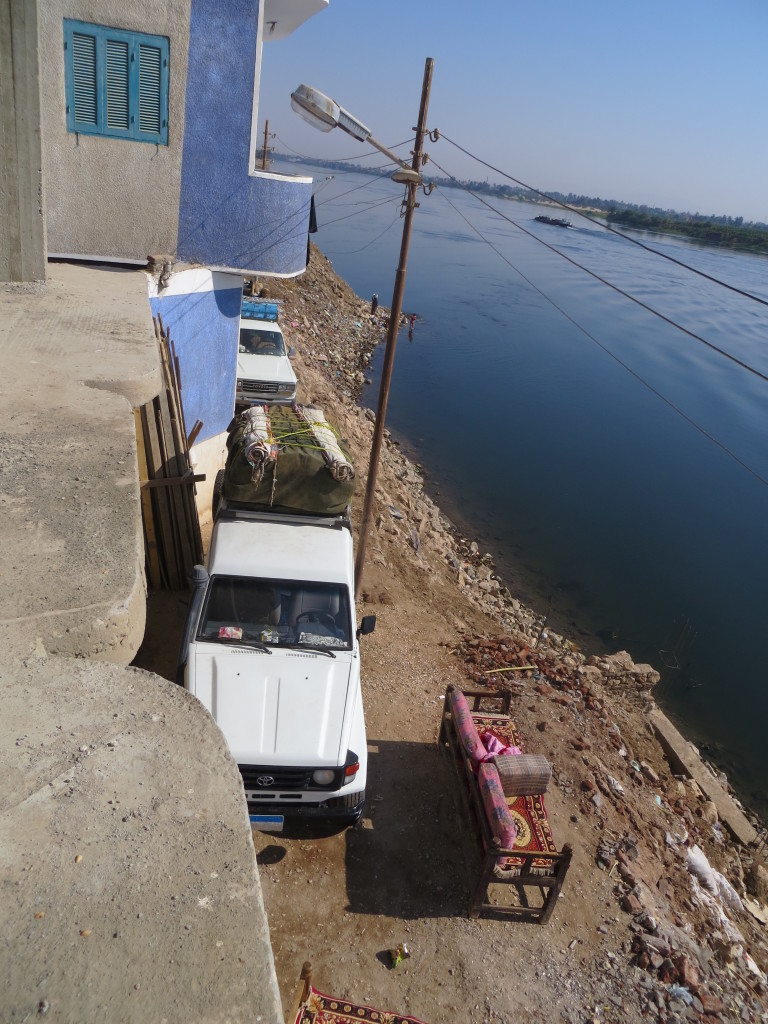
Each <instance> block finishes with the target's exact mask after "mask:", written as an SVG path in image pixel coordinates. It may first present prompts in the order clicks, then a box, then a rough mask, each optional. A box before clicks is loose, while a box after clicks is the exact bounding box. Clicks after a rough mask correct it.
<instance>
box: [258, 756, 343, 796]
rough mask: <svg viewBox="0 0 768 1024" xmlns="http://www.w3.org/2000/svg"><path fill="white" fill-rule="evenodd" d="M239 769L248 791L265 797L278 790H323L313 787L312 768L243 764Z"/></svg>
mask: <svg viewBox="0 0 768 1024" xmlns="http://www.w3.org/2000/svg"><path fill="white" fill-rule="evenodd" d="M238 767H239V768H240V774H241V775H242V777H243V787H244V788H245V789H246V791H248V792H251V791H253V792H255V793H263V794H264V796H265V797H266V796H268V795H269V794H270V793H274V792H276V791H277V790H285V789H309V788H310V787H311V788H312V789H320V788H323V787H320V786H312V769H311V768H283V767H281V766H277V765H268V766H262V765H250V764H241V765H238ZM269 780H271V781H269Z"/></svg>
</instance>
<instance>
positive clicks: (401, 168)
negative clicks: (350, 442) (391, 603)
mask: <svg viewBox="0 0 768 1024" xmlns="http://www.w3.org/2000/svg"><path fill="white" fill-rule="evenodd" d="M433 66H434V61H433V60H432V58H431V57H427V60H426V64H425V66H424V82H423V85H422V89H421V105H420V107H419V121H418V125H417V127H416V128H414V131H415V132H416V139H415V143H414V148H413V154H412V155H413V160H412V163H411V165H410V166H409V165H408V164H407V163H405V162H404V161H403V160H401V159H400V157H398V156H397V155H396V154H395V153H392V152H391V151H390V150H388V149H387V148H386V146H382V144H381V143H380V142H377V140H376V139H374V138H373V136H372V135H371V133H370V130H369V129H368V128H367V127H366V126H365V125H364V124H363V123H362V121H358V119H357V118H356V117H353V116H352V114H350V113H349V111H348V110H345V109H344V108H343V107H341V106H339V104H338V103H336V101H335V100H332V99H331V98H330V97H329V96H326V95H325V94H324V93H321V92H318V90H317V89H313V88H312V87H311V86H309V85H300V86H299V87H298V89H296V91H295V92H293V93H291V106H292V107H293V109H294V110H295V111H296V113H297V114H299V116H300V117H303V118H304V120H305V121H307V122H308V123H309V124H311V125H312V126H313V127H314V128H318V129H319V130H320V131H323V132H329V131H331V129H332V128H341V129H342V130H343V131H345V132H346V133H347V134H348V135H351V136H352V137H353V138H354V139H357V140H358V141H359V142H367V143H369V145H371V146H373V147H374V148H375V149H378V150H379V152H380V153H383V154H384V155H385V156H387V157H389V159H390V160H392V161H393V163H395V164H397V165H398V170H397V171H395V173H394V174H393V175H392V176H391V177H392V180H393V181H396V182H398V183H399V184H403V185H405V187H406V189H407V192H408V196H407V200H406V203H405V216H404V219H403V238H402V241H401V243H400V262H399V264H398V267H397V272H396V273H395V288H394V291H393V293H392V305H391V307H390V313H389V326H388V328H387V344H386V348H385V350H384V365H383V366H382V370H381V385H380V387H379V403H378V405H377V407H376V422H375V424H374V428H373V440H372V442H371V458H370V462H369V465H368V481H367V484H366V488H365V503H364V505H363V521H362V523H361V524H360V536H359V538H358V544H357V559H356V562H355V598H357V597H359V595H360V581H361V579H362V576H363V566H364V565H365V551H366V547H367V544H368V529H369V527H370V521H371V513H372V511H373V497H374V493H375V491H376V478H377V476H378V471H379V456H380V454H381V443H382V439H383V437H384V421H385V420H386V416H387V402H388V400H389V385H390V382H391V380H392V366H393V363H394V360H395V347H396V345H397V332H398V330H399V328H400V316H401V314H402V310H403V292H404V290H405V273H406V265H407V262H408V246H409V245H410V241H411V225H412V223H413V212H414V210H415V209H416V207H417V206H418V205H419V204H418V203H417V202H416V191H417V189H418V187H419V185H421V162H422V146H423V142H424V136H425V135H426V131H427V130H426V122H427V107H428V105H429V90H430V86H431V84H432V68H433Z"/></svg>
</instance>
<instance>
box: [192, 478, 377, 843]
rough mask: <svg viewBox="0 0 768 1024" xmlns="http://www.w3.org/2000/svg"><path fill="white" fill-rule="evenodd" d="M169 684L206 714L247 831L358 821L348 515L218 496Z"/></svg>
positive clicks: (362, 757)
mask: <svg viewBox="0 0 768 1024" xmlns="http://www.w3.org/2000/svg"><path fill="white" fill-rule="evenodd" d="M216 500H217V501H218V502H219V504H218V508H217V509H215V512H216V519H215V522H214V527H213V533H212V536H211V543H210V548H209V551H208V559H207V566H206V567H205V568H203V567H202V566H197V567H196V569H195V579H194V581H193V592H192V598H191V601H190V606H189V613H188V616H187V624H186V628H185V636H184V639H183V642H182V647H181V653H180V657H179V666H178V671H177V676H176V680H177V682H179V683H182V684H183V685H184V686H186V688H187V689H188V690H189V691H190V693H192V694H194V695H195V696H196V697H197V698H198V700H200V701H201V702H202V703H203V704H204V705H205V707H206V708H207V709H208V710H209V711H210V713H211V714H212V715H213V717H214V719H215V720H216V722H217V724H218V726H219V728H220V729H221V731H222V732H223V734H224V737H225V738H226V740H227V743H228V744H229V749H230V751H231V753H232V755H233V757H234V758H235V760H236V761H237V764H238V767H239V768H240V773H241V775H242V777H243V785H244V787H245V796H246V800H247V803H248V812H249V814H250V816H251V821H252V823H253V824H254V826H255V827H258V828H265V829H272V830H276V831H279V830H280V829H281V828H282V826H283V822H284V820H285V818H286V817H287V818H289V819H290V818H299V817H303V818H314V819H320V820H321V821H323V822H327V823H330V822H336V823H338V824H339V825H347V824H353V823H355V822H357V821H359V819H360V817H361V816H362V813H363V806H364V801H365V783H366V770H367V741H366V735H365V718H364V714H363V698H362V692H361V686H360V651H359V646H358V640H359V638H360V636H361V635H363V634H367V633H370V632H372V631H373V629H374V627H375V624H376V617H375V616H373V615H370V616H366V617H365V618H363V620H362V622H361V625H360V627H359V628H356V621H355V606H354V557H353V547H352V533H351V529H350V523H349V516H348V512H347V513H345V514H341V515H339V514H335V515H317V514H290V513H288V512H286V511H280V512H275V511H270V510H260V509H257V508H248V507H245V506H244V504H243V503H241V502H231V503H229V504H228V503H227V501H226V500H225V499H223V498H219V497H217V499H216Z"/></svg>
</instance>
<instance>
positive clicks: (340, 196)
mask: <svg viewBox="0 0 768 1024" xmlns="http://www.w3.org/2000/svg"><path fill="white" fill-rule="evenodd" d="M375 181H381V178H380V177H379V176H378V175H375V176H374V177H372V178H370V179H369V180H368V181H366V182H364V183H363V184H362V185H355V187H354V188H350V189H347V191H346V192H340V193H339V194H338V195H337V196H330V197H329V198H328V199H324V200H323V201H322V203H318V206H325V205H327V204H328V203H335V202H337V201H338V200H339V199H343V198H344V196H348V195H351V194H352V193H353V192H359V191H360V189H361V188H368V186H369V185H372V184H373V183H374V182H375Z"/></svg>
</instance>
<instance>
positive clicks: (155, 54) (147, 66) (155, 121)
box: [139, 44, 162, 133]
mask: <svg viewBox="0 0 768 1024" xmlns="http://www.w3.org/2000/svg"><path fill="white" fill-rule="evenodd" d="M161 70H162V53H161V52H160V49H159V47H157V46H146V45H144V44H139V131H141V132H156V133H159V132H160V128H161V124H160V120H161V119H160V99H161V94H162V89H161Z"/></svg>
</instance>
